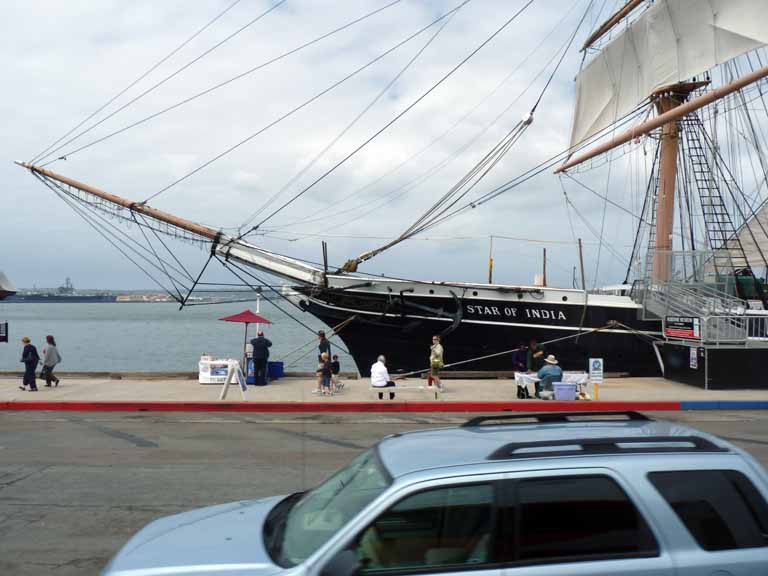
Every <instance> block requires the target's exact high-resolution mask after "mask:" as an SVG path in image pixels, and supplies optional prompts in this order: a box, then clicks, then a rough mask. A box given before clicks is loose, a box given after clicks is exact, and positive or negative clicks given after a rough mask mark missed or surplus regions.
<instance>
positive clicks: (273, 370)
mask: <svg viewBox="0 0 768 576" xmlns="http://www.w3.org/2000/svg"><path fill="white" fill-rule="evenodd" d="M267 374H268V375H269V379H270V380H277V379H278V378H282V377H283V374H284V373H283V363H282V362H267Z"/></svg>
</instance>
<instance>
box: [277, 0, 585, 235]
mask: <svg viewBox="0 0 768 576" xmlns="http://www.w3.org/2000/svg"><path fill="white" fill-rule="evenodd" d="M576 7H578V3H577V2H574V3H573V5H572V6H571V8H570V9H569V10H568V11H567V12H566V13H565V14H564V15H563V17H562V18H561V19H560V21H559V22H558V23H557V24H556V25H555V26H554V27H553V28H552V29H551V30H550V31H549V32H548V33H547V35H546V36H545V37H544V38H543V39H542V40H541V42H540V43H539V44H538V45H537V46H536V47H535V48H534V49H533V50H531V52H529V53H528V54H527V55H526V56H524V57H523V58H521V59H520V61H519V62H518V63H517V65H516V66H515V67H514V68H513V69H512V70H511V71H510V72H509V73H508V74H507V75H506V76H505V77H504V78H503V79H502V80H501V81H500V82H499V83H498V84H496V86H495V87H494V88H493V90H491V91H490V92H489V93H488V94H486V95H485V96H483V98H481V99H480V100H479V101H478V102H477V103H476V104H475V105H474V106H473V107H472V108H470V109H469V110H468V111H467V112H466V113H465V114H463V115H462V116H461V117H460V118H459V119H458V120H456V122H454V123H453V124H452V125H451V126H450V127H449V128H448V129H447V130H445V131H444V132H443V133H442V134H440V135H439V136H437V137H436V138H434V139H433V140H432V141H431V142H429V144H427V145H426V146H424V147H423V148H421V149H420V150H418V151H417V152H416V153H414V154H412V155H411V156H409V157H408V158H406V159H405V160H403V161H402V162H400V163H399V164H397V165H396V166H395V167H393V168H392V169H390V170H388V171H387V172H385V173H384V174H382V175H381V176H379V177H377V178H376V179H374V180H373V181H371V182H369V183H368V184H366V185H364V186H362V187H361V188H357V189H355V190H353V191H352V192H350V193H349V194H347V195H346V196H344V197H342V198H341V199H340V200H337V201H335V202H333V203H331V204H329V205H327V206H324V207H322V208H320V209H319V210H317V211H315V212H313V213H312V214H311V215H308V216H305V217H301V218H299V219H298V220H295V221H293V222H289V223H285V224H277V225H274V226H273V228H272V230H274V229H276V228H280V229H285V228H289V227H293V226H297V225H299V224H301V225H304V224H309V223H312V222H321V221H327V219H328V217H327V216H321V215H323V214H325V213H326V212H329V211H332V210H335V208H336V206H338V205H339V204H342V203H344V202H346V201H347V200H349V199H350V198H356V197H359V196H361V195H362V194H363V193H364V192H365V191H366V190H369V189H370V188H372V187H373V186H375V185H376V184H378V183H380V182H381V181H383V180H384V179H385V178H387V177H389V176H391V175H393V174H395V173H396V172H398V171H399V170H400V169H401V168H403V167H404V166H406V165H407V164H409V163H411V162H412V161H414V160H415V159H417V158H418V157H420V156H421V155H422V154H423V153H424V152H426V151H427V150H429V149H430V148H432V147H433V146H434V145H435V144H437V143H438V142H440V141H441V140H442V139H443V138H445V137H446V136H447V135H448V134H449V133H451V132H452V131H453V130H455V129H456V128H457V127H458V126H460V125H461V124H463V123H464V122H465V121H466V120H467V118H469V117H470V116H471V115H472V114H474V113H475V112H476V111H477V110H478V109H479V108H480V107H481V106H482V105H483V104H485V103H486V102H487V101H488V100H489V99H490V98H491V97H493V96H494V95H495V94H496V93H497V92H498V91H499V90H500V89H501V87H502V86H504V85H505V84H506V83H507V82H508V81H509V80H510V79H511V78H512V77H513V76H514V75H515V74H516V73H517V72H518V70H520V68H522V67H523V66H524V65H525V64H528V63H530V60H531V58H532V57H533V55H534V54H535V53H536V52H538V51H539V49H540V48H541V47H542V46H543V45H544V43H545V42H546V41H547V40H549V38H550V37H551V36H552V35H553V34H554V33H555V32H556V31H557V30H558V29H559V28H560V26H561V25H562V24H563V23H564V22H565V21H566V20H567V19H568V18H569V17H570V16H571V14H572V13H573V11H574V10H575V8H576ZM558 53H559V49H558V50H557V51H555V53H554V55H553V56H552V58H551V59H550V60H549V61H548V62H547V64H546V65H545V67H544V68H542V70H541V71H540V72H539V73H538V74H537V75H536V76H535V77H534V78H533V80H532V81H531V82H530V83H529V84H528V86H526V88H525V89H524V90H523V91H522V92H520V93H519V94H518V95H517V96H516V97H515V98H514V99H512V101H511V102H510V103H509V104H508V105H507V106H506V108H505V109H504V110H503V111H502V112H501V113H500V114H498V115H497V116H496V117H495V118H494V119H493V120H491V121H490V122H489V123H487V124H486V125H485V126H484V127H483V128H482V129H481V130H480V131H478V132H477V133H476V134H475V135H474V136H473V137H472V138H470V139H469V140H468V141H467V142H466V143H465V144H462V145H461V146H460V147H459V148H457V149H456V150H455V151H454V152H453V153H452V154H449V155H448V156H447V157H446V158H445V159H443V160H442V161H440V162H437V163H436V164H434V165H433V166H432V167H430V168H428V169H427V170H425V171H424V172H422V173H420V174H419V175H417V176H416V177H415V178H413V179H411V180H409V181H407V182H406V183H405V184H402V185H400V186H398V187H397V188H395V189H394V190H392V191H391V192H390V193H388V194H386V195H385V196H384V197H383V198H382V200H383V199H384V198H389V199H388V200H387V201H385V202H382V203H380V204H378V205H376V206H375V208H376V209H378V208H381V207H383V206H385V205H386V204H388V203H390V202H392V201H394V200H395V199H397V198H399V197H400V196H402V195H403V194H405V193H407V192H409V191H410V190H413V189H414V188H415V187H417V186H418V185H420V184H423V183H424V182H426V181H427V180H428V179H429V178H431V177H432V176H433V175H434V174H436V173H437V172H438V171H440V170H442V168H443V167H445V166H446V165H447V164H448V163H450V162H453V160H455V159H456V158H458V157H459V156H460V155H461V154H462V153H464V152H465V151H466V150H467V149H469V148H470V147H471V146H472V145H473V144H474V143H475V142H477V141H478V140H479V139H480V138H481V137H482V136H483V135H484V134H485V133H486V132H488V130H490V129H491V128H492V127H493V126H495V125H496V123H498V121H499V120H501V118H502V117H503V116H504V115H506V114H507V112H509V110H511V109H512V107H513V106H514V105H515V104H516V103H517V102H518V101H519V100H520V98H522V97H523V96H524V95H525V94H526V93H527V92H528V90H529V89H530V88H532V87H533V84H534V83H535V81H536V80H537V79H538V77H539V76H540V75H541V74H542V73H543V72H544V71H545V69H546V67H548V66H549V64H550V63H551V62H552V61H553V60H554V59H555V58H556V57H557V54H558ZM401 191H402V193H400V194H398V192H401ZM359 208H365V209H366V212H365V213H363V214H360V215H358V216H356V217H355V218H356V219H357V218H364V217H365V216H366V215H367V214H369V213H370V211H371V210H372V208H371V207H370V202H369V201H367V200H366V201H363V202H361V203H360V204H358V205H357V206H354V207H352V208H348V209H345V210H341V211H336V212H334V214H333V216H334V217H338V216H341V215H344V214H348V213H350V212H354V211H356V210H358V209H359Z"/></svg>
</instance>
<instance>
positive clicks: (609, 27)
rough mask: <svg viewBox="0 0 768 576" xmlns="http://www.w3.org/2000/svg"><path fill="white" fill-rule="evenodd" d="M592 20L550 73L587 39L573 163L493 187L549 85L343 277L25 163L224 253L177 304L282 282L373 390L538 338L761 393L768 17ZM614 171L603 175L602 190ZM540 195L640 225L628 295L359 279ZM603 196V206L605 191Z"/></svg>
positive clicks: (765, 11)
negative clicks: (621, 198) (415, 241)
mask: <svg viewBox="0 0 768 576" xmlns="http://www.w3.org/2000/svg"><path fill="white" fill-rule="evenodd" d="M530 4H531V3H530V2H528V3H527V4H526V3H522V5H521V7H520V9H519V10H518V11H517V12H515V13H514V14H513V15H512V17H511V18H510V20H508V21H507V22H505V23H504V24H503V26H502V27H501V28H500V29H499V31H498V32H497V33H500V32H501V31H502V30H503V29H504V27H505V26H507V25H508V24H509V23H510V22H512V21H516V20H517V19H520V20H522V19H524V18H525V17H526V16H527V14H526V13H525V9H526V8H527V6H529V5H530ZM591 4H592V3H590V4H589V6H591ZM586 20H587V19H586V14H585V15H584V17H582V18H581V20H580V21H579V23H578V26H576V28H575V30H573V31H572V34H569V35H568V37H569V38H570V42H568V43H567V45H566V46H564V48H563V52H562V54H560V55H559V56H560V58H559V61H558V60H557V59H554V62H556V65H554V66H553V67H551V68H548V69H545V70H544V71H545V72H546V75H545V77H546V76H549V79H550V81H551V80H552V79H553V78H554V77H555V74H556V73H557V72H558V71H559V72H560V73H564V71H562V70H560V68H559V67H560V64H561V63H562V61H563V59H564V55H565V54H566V53H568V52H569V51H577V50H578V43H576V42H575V39H576V38H577V37H579V38H582V39H584V42H583V44H581V53H582V55H583V58H582V65H581V67H580V69H579V70H578V72H577V74H576V85H575V88H576V90H575V93H576V102H575V105H574V112H573V120H572V126H571V129H570V134H571V137H570V144H569V145H568V147H567V148H566V149H563V150H561V151H560V152H559V153H558V154H555V155H553V156H549V157H545V158H542V159H541V162H540V163H539V164H538V165H537V166H536V167H535V168H533V169H531V170H528V171H526V172H524V173H521V174H516V175H510V179H509V180H508V181H507V182H506V183H505V184H504V185H501V186H494V187H487V186H486V184H485V182H486V181H485V176H486V175H487V174H488V173H489V172H490V171H492V170H494V169H497V170H498V168H497V164H498V163H499V161H500V160H501V158H502V157H504V156H506V155H508V154H515V153H516V152H517V151H519V149H520V147H521V146H525V145H526V144H527V143H530V142H532V141H533V140H534V139H535V138H536V122H535V119H536V118H537V117H539V116H541V115H543V114H547V113H548V111H547V109H546V106H545V105H542V106H541V107H539V104H540V103H541V102H542V100H544V101H545V98H546V96H547V90H548V89H549V87H550V82H547V83H546V85H545V86H544V88H543V89H542V90H541V91H540V92H539V93H537V94H532V95H531V96H530V99H531V102H530V111H529V113H528V114H526V115H525V116H524V117H523V118H521V119H520V120H519V121H518V122H516V123H515V124H514V125H513V126H511V127H507V128H508V129H507V130H506V132H505V134H504V136H503V137H502V139H501V140H499V141H498V142H496V143H495V145H494V146H492V147H491V148H490V149H488V150H486V151H485V152H486V153H485V155H484V156H483V157H482V159H481V160H480V161H479V162H477V163H476V164H475V165H474V166H472V168H471V169H470V170H469V171H468V172H467V173H466V174H465V175H464V176H463V177H462V178H460V179H459V180H458V181H457V182H456V183H455V185H454V186H452V187H451V188H450V189H448V190H441V191H439V193H435V202H434V205H433V206H432V207H431V208H430V209H429V211H428V212H426V213H424V214H422V215H420V216H419V217H418V218H417V219H415V220H414V221H413V223H412V224H411V225H410V226H409V227H408V228H407V229H405V230H404V231H403V232H402V233H400V234H399V235H398V236H397V237H396V238H395V239H394V240H392V241H390V242H387V243H386V244H384V245H383V246H381V247H379V248H377V249H375V250H369V251H367V252H365V253H363V254H360V255H359V256H356V257H351V258H349V259H348V260H347V261H346V263H345V264H344V265H343V266H339V267H336V268H333V267H330V266H329V265H328V263H327V258H324V261H323V263H320V264H316V263H310V262H306V261H304V260H302V259H299V258H296V257H292V256H290V255H285V254H279V253H276V252H274V251H271V250H266V249H264V248H262V247H260V246H258V245H257V243H256V242H254V241H253V240H251V238H252V237H255V236H253V235H252V233H255V232H258V229H259V227H260V226H263V222H261V223H259V224H257V225H256V226H253V227H251V228H248V229H246V230H245V231H242V230H238V233H232V232H225V231H224V230H222V229H215V228H213V227H210V226H206V225H202V224H199V223H196V222H192V221H190V220H187V219H184V218H181V217H179V216H177V215H175V214H170V213H168V212H166V211H161V210H159V209H157V208H155V207H153V206H151V204H150V202H151V200H152V199H153V198H154V197H155V196H157V194H155V195H153V196H150V197H149V198H147V199H145V200H143V201H138V200H131V199H126V198H123V197H121V196H118V195H116V194H114V193H113V192H108V191H104V190H101V189H99V188H97V187H95V186H92V185H90V184H86V183H84V182H81V181H78V180H75V179H73V178H70V177H68V176H65V175H62V174H60V173H58V172H56V171H53V170H51V169H49V168H47V167H45V166H43V164H46V165H47V164H49V163H50V161H48V162H47V163H45V162H41V161H42V160H44V159H45V158H46V156H45V155H43V156H40V157H36V158H34V159H32V160H30V161H27V162H21V163H20V165H21V166H22V167H23V168H25V169H27V170H28V171H29V172H30V173H31V174H32V175H34V176H35V177H36V178H37V179H39V180H40V181H41V182H42V183H43V184H44V185H46V186H47V187H48V188H50V189H51V190H52V191H53V192H54V193H55V194H57V195H59V196H60V197H62V198H63V199H65V201H67V202H68V203H70V204H72V205H73V206H78V207H80V208H79V209H80V210H82V209H83V207H84V209H85V210H87V211H89V213H90V214H94V215H96V216H99V217H100V216H101V215H103V214H107V215H108V216H109V218H110V222H114V221H118V222H123V223H130V224H133V225H137V224H138V225H139V227H140V228H142V229H143V230H144V232H143V235H144V237H145V238H151V236H150V235H154V236H156V237H160V236H163V237H173V238H177V239H180V240H186V241H191V242H197V243H199V244H200V245H201V246H203V247H204V249H205V250H206V251H207V253H208V254H209V257H208V260H207V263H206V264H205V266H204V267H203V269H202V270H200V271H199V273H198V274H189V273H187V275H186V277H187V281H186V283H182V285H183V286H184V290H181V289H179V286H178V285H177V284H176V283H174V284H173V289H172V290H170V291H169V293H174V294H175V297H176V298H177V299H178V301H179V302H180V304H181V305H182V306H183V305H184V304H185V302H186V301H187V299H188V298H189V296H190V295H191V294H192V293H193V291H194V290H195V288H197V287H199V286H198V285H199V284H201V278H203V274H204V272H205V269H206V267H207V266H208V265H209V264H210V263H211V262H217V263H219V264H220V265H221V266H223V267H224V268H225V269H227V270H229V271H230V272H232V275H233V277H234V278H236V279H237V281H238V282H239V283H240V285H241V286H251V287H252V288H253V289H254V290H255V289H257V288H259V287H262V286H263V287H265V288H266V289H271V290H273V291H275V292H276V293H277V292H278V289H276V288H274V287H270V286H268V282H267V281H265V280H264V279H263V278H262V277H260V276H258V275H257V274H260V273H264V272H266V273H268V274H269V275H271V276H274V277H277V278H281V279H283V280H284V281H287V282H288V284H289V285H290V293H289V294H288V295H285V294H284V296H285V301H286V305H292V306H295V308H297V309H298V310H300V311H302V312H306V313H309V314H311V315H313V316H315V317H317V318H319V319H320V320H322V321H323V322H324V323H326V324H327V325H328V326H329V327H332V329H333V333H334V335H337V336H338V338H339V339H340V340H341V341H342V342H343V344H344V346H346V348H347V349H348V350H349V352H350V353H351V355H352V357H353V358H354V361H355V363H356V365H357V368H358V370H359V371H360V372H361V373H363V374H367V373H368V371H369V369H370V365H371V364H372V363H373V362H374V361H375V359H376V357H377V355H379V354H381V353H385V354H386V356H387V358H388V364H389V365H390V366H391V367H392V368H394V369H396V370H401V371H418V370H422V369H425V368H426V363H427V360H426V359H427V356H428V345H429V342H430V338H431V336H432V335H434V334H439V335H441V336H442V338H443V341H444V344H445V347H446V349H447V350H448V351H449V357H448V362H449V364H453V365H456V366H461V368H462V369H466V370H509V369H510V367H511V359H510V352H511V351H512V350H514V349H515V348H516V347H518V345H519V344H520V343H521V342H527V341H529V340H531V339H536V340H537V341H538V342H540V343H542V344H543V346H544V347H545V349H546V350H547V351H548V352H551V353H554V354H556V355H557V357H558V359H559V360H560V362H561V364H562V365H564V366H565V367H566V368H584V367H586V362H587V359H588V358H590V357H592V358H595V357H600V358H605V359H607V366H608V367H609V368H608V369H609V370H611V371H619V372H629V373H632V374H667V375H669V374H677V375H678V377H679V378H681V379H683V380H685V379H686V378H688V379H694V380H695V379H696V378H698V377H699V376H698V374H699V373H701V374H702V375H703V376H702V379H703V382H704V386H709V385H710V383H711V382H715V381H717V382H720V380H719V379H720V376H719V374H721V373H724V371H726V370H727V367H728V366H730V367H731V369H732V370H733V364H734V362H735V363H737V364H747V365H749V366H751V368H747V369H746V372H744V373H743V374H740V375H739V376H738V378H746V379H752V376H753V375H752V373H751V372H749V370H753V371H754V374H760V373H761V371H762V374H764V371H765V368H767V367H768V351H767V349H766V337H767V336H768V331H767V330H766V327H767V326H768V324H767V323H766V321H767V319H768V316H767V312H766V307H767V306H768V291H767V290H766V288H765V280H766V278H765V274H766V272H768V260H766V256H765V249H766V247H768V207H767V206H766V198H768V193H766V188H768V160H766V158H768V157H767V156H766V155H765V150H764V148H765V144H766V143H768V139H767V138H766V137H765V136H766V129H767V128H768V102H767V101H766V100H768V83H767V82H766V78H768V65H766V64H768V59H766V53H765V50H764V47H765V45H766V43H768V28H766V27H765V25H764V23H765V22H768V3H766V2H764V1H762V0H738V1H733V0H728V1H725V0H715V1H711V2H697V1H694V0H657V1H654V2H650V1H643V0H630V1H629V2H626V4H625V5H623V6H622V7H621V8H620V9H619V10H618V11H617V12H616V13H615V14H611V15H610V16H609V17H608V18H607V19H605V20H604V21H602V22H601V23H600V24H599V25H598V26H596V27H595V28H594V29H593V30H586V29H585V28H584V25H585V21H586ZM438 21H439V19H438ZM492 39H493V36H491V37H490V38H489V39H488V40H487V41H486V42H485V43H483V44H482V45H480V46H478V48H477V50H475V51H473V52H472V53H470V54H469V55H468V56H467V58H465V59H464V60H462V61H461V62H460V63H459V64H457V67H456V68H454V69H453V70H455V69H457V68H458V67H459V66H461V65H463V64H465V63H466V62H467V61H469V59H470V58H471V57H472V56H473V55H474V54H475V53H476V52H477V51H479V50H480V49H482V48H484V47H485V45H486V43H487V42H490V41H491V40H492ZM571 72H573V71H571ZM451 73H452V72H450V73H449V74H448V75H446V76H445V77H443V78H441V79H440V81H439V82H438V83H437V84H436V85H435V86H434V87H433V88H437V87H438V86H439V84H440V83H442V82H443V81H444V80H446V79H447V78H448V77H449V76H450V74H451ZM431 91H432V88H431V89H430V90H428V91H427V92H425V93H424V94H423V95H422V96H421V97H420V98H419V99H418V100H416V101H415V103H418V102H419V101H420V100H421V99H422V98H425V97H427V96H429V94H430V93H431ZM414 105H415V104H414ZM408 110H409V108H407V109H406V110H405V111H404V112H403V114H404V113H405V112H407V111H408ZM399 117H400V116H398V117H397V118H395V119H394V120H393V121H392V122H394V121H395V120H397V119H398V118H399ZM387 126H389V124H387ZM387 126H385V128H386V127H387ZM383 130H384V129H382V130H380V131H379V132H376V133H375V134H374V135H373V136H372V137H371V138H375V137H376V136H377V135H378V134H379V133H380V132H381V131H383ZM56 150H57V149H54V152H56ZM49 155H50V153H49ZM628 166H629V167H630V168H627V167H628ZM633 166H635V167H636V168H635V171H634V172H632V171H631V167H633ZM203 167H205V165H204V166H203ZM201 169H202V168H201ZM606 171H607V173H608V177H607V178H604V177H601V176H600V174H605V172H606ZM611 171H613V172H611ZM193 173H194V172H192V173H190V174H193ZM617 174H618V175H617ZM612 175H613V185H614V186H617V184H615V182H616V181H617V180H622V181H623V182H622V184H620V185H621V186H624V185H626V186H629V185H630V184H632V185H635V186H636V188H637V189H638V190H639V192H640V198H639V200H640V201H639V202H637V209H636V210H631V208H629V207H627V206H623V205H620V204H618V203H617V202H616V201H615V200H613V199H612V198H609V186H610V181H611V176H612ZM534 177H536V178H539V179H543V178H549V179H551V182H552V195H553V199H554V198H559V197H561V196H562V195H565V198H566V203H567V205H568V206H569V207H572V204H573V202H572V200H570V199H569V196H568V190H569V189H570V190H571V191H573V190H574V189H575V188H579V189H582V188H583V189H586V190H589V191H590V192H592V193H594V194H596V195H598V196H599V197H600V198H602V199H604V201H605V206H606V208H607V206H608V204H609V203H610V204H611V205H618V207H619V208H621V209H622V210H624V211H625V212H628V213H631V215H632V218H633V222H634V226H633V230H632V237H633V241H632V250H631V254H628V255H627V256H628V258H627V267H626V274H625V275H623V277H620V278H616V279H615V280H617V281H618V285H617V286H614V287H613V288H611V289H593V290H589V289H588V288H587V282H586V281H585V276H584V270H583V263H582V265H581V273H580V274H577V275H576V276H579V277H580V281H579V282H574V284H575V285H578V287H573V286H569V287H562V288H558V287H553V286H549V285H547V284H546V282H542V283H536V284H535V285H519V284H500V283H495V282H493V278H492V273H491V271H492V268H490V269H489V279H488V282H487V283H472V282H456V281H450V280H445V281H434V280H420V279H417V278H400V277H396V276H382V275H376V274H375V273H372V272H364V271H363V270H362V267H363V265H364V264H365V263H366V262H369V261H370V260H372V259H374V258H375V257H376V256H377V255H378V254H380V253H382V252H384V251H386V250H390V249H392V248H393V247H395V246H397V245H398V244H400V243H402V242H405V241H408V240H410V239H412V238H413V237H415V236H417V235H419V234H422V233H423V232H425V231H426V230H431V229H433V228H434V227H436V226H438V225H440V224H442V223H443V222H444V221H446V220H448V219H453V218H458V217H460V216H461V215H462V214H465V213H467V212H469V211H472V210H475V209H480V208H481V207H483V206H484V205H485V204H487V203H489V202H491V201H493V200H494V199H495V198H497V197H499V196H500V195H502V194H504V193H506V192H508V191H510V190H513V189H517V188H521V189H522V187H523V185H524V184H525V183H526V182H528V181H529V180H530V179H531V178H534ZM601 180H602V182H603V186H605V187H606V190H603V191H600V190H598V189H597V188H598V185H596V184H595V182H600V181H601ZM606 182H609V184H606ZM638 183H639V184H638ZM310 187H311V186H310ZM307 190H308V188H307V189H305V190H303V191H302V193H303V192H306V191H307ZM161 192H162V191H161ZM299 196H300V194H299V195H297V196H296V197H295V198H294V199H298V197H299ZM180 208H181V207H180ZM604 221H605V212H604V213H603V222H604ZM596 228H599V227H598V226H593V227H591V228H590V229H591V230H595V229H596ZM596 236H597V240H598V242H599V244H600V247H601V249H605V250H612V251H615V250H616V248H615V247H612V246H610V245H608V243H607V241H606V239H605V238H604V237H603V236H602V235H601V233H600V232H596ZM579 245H580V246H581V243H579ZM153 251H154V249H153ZM154 253H155V254H157V252H156V251H155V252H154ZM163 261H164V262H165V263H166V264H167V263H168V262H169V260H168V259H167V258H166V259H165V260H163ZM447 264H448V259H447V260H446V265H447ZM161 266H163V269H164V270H165V272H166V273H167V272H168V268H167V267H166V266H165V265H162V264H161ZM171 276H172V275H171V274H169V277H171ZM177 280H178V277H177ZM276 301H279V299H277V300H276Z"/></svg>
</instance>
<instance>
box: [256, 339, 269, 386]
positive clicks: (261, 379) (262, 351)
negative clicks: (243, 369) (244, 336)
mask: <svg viewBox="0 0 768 576" xmlns="http://www.w3.org/2000/svg"><path fill="white" fill-rule="evenodd" d="M270 346H272V342H271V341H270V340H267V339H266V338H265V337H264V332H263V331H262V330H259V331H258V332H257V333H256V338H254V339H253V340H251V347H252V348H253V373H254V374H253V375H254V377H255V379H256V386H266V385H267V365H268V361H269V347H270Z"/></svg>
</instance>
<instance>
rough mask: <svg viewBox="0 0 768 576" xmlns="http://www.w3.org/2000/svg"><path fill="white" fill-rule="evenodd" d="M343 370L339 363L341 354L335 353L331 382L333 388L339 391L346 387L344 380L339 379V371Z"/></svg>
mask: <svg viewBox="0 0 768 576" xmlns="http://www.w3.org/2000/svg"><path fill="white" fill-rule="evenodd" d="M340 371H341V364H340V363H339V355H338V354H334V355H333V362H331V383H332V384H333V389H334V390H336V391H337V392H338V391H339V390H341V389H342V388H344V382H342V381H341V380H339V372H340Z"/></svg>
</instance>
